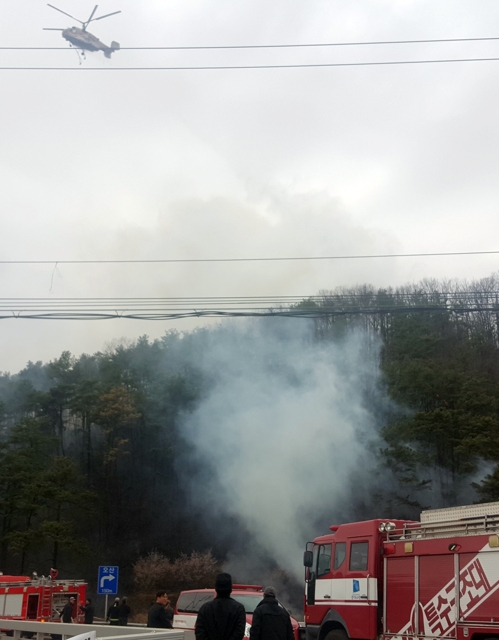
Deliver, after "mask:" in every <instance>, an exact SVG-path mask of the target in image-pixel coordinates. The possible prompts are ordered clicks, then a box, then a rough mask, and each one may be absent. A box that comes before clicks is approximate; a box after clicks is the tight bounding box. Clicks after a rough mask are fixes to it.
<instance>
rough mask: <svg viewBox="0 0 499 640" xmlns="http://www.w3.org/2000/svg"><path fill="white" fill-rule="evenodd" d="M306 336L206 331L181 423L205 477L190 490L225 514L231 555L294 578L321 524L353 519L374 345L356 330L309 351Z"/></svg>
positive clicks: (307, 332)
mask: <svg viewBox="0 0 499 640" xmlns="http://www.w3.org/2000/svg"><path fill="white" fill-rule="evenodd" d="M313 330H314V325H313V323H311V322H310V321H299V322H292V323H290V322H287V321H286V320H284V321H282V320H281V321H277V322H276V321H275V320H272V319H271V320H270V321H269V320H267V321H261V322H251V323H246V324H244V325H241V324H239V325H236V324H233V325H232V327H231V328H230V329H229V330H227V329H225V330H219V331H216V332H214V333H213V334H212V339H211V340H210V343H209V346H208V348H207V349H206V350H205V351H204V353H203V355H202V358H201V362H200V367H201V370H202V372H203V375H206V376H207V377H209V378H210V380H211V383H210V386H209V390H208V392H207V394H206V396H205V397H204V398H203V399H202V401H201V402H200V403H199V404H198V406H197V407H196V410H195V411H194V412H193V413H192V414H190V415H188V416H186V417H185V419H184V422H183V433H184V434H185V436H186V437H187V438H188V440H189V442H190V444H191V446H192V455H193V456H194V458H195V462H196V463H197V464H198V465H199V466H204V465H206V464H208V465H209V468H210V472H209V476H208V477H207V475H205V474H204V475H203V476H201V477H198V478H197V480H198V481H197V482H196V481H195V486H194V489H193V495H195V496H196V497H197V499H198V501H199V503H200V504H202V505H204V509H205V512H206V513H209V514H211V517H212V514H213V512H220V511H224V510H225V511H228V512H229V513H231V514H232V515H233V516H234V517H235V518H236V519H237V520H239V521H241V522H242V523H243V525H244V528H245V530H246V534H245V535H247V537H246V539H245V540H243V541H242V546H244V545H248V542H254V543H256V547H258V548H260V549H262V550H264V551H265V553H266V555H267V556H268V557H269V558H271V559H273V561H274V562H276V563H277V564H278V565H279V566H281V567H286V568H287V569H288V570H292V571H293V573H294V575H295V576H296V577H297V578H300V577H301V574H302V567H301V553H302V551H303V545H304V541H306V540H308V539H310V538H311V537H312V536H313V535H314V534H317V530H316V528H315V527H316V526H317V523H318V521H319V519H320V516H325V515H327V518H328V519H329V524H331V523H332V522H333V520H334V519H335V518H337V517H345V516H346V515H347V514H348V512H350V513H352V512H353V509H352V508H349V506H350V505H351V503H352V500H353V493H354V492H355V493H356V494H357V497H356V499H357V500H358V497H359V493H362V487H363V486H365V485H366V480H367V474H368V473H369V463H368V462H367V461H368V458H369V456H368V447H369V446H372V443H373V440H375V439H376V438H377V427H379V425H376V417H375V416H374V415H373V412H372V411H371V410H370V409H369V406H367V404H366V399H367V395H366V392H367V389H368V386H369V385H371V386H372V385H373V384H374V385H376V384H377V382H378V379H379V369H377V368H376V367H375V366H373V363H375V362H377V357H376V356H377V351H378V350H379V347H380V344H379V343H378V341H375V343H376V344H375V345H374V344H373V343H372V342H369V341H368V339H367V337H366V335H365V334H364V335H362V334H361V333H360V332H356V331H355V332H352V333H349V334H347V335H346V336H345V338H344V339H342V340H340V341H338V342H334V343H331V342H329V343H326V342H316V341H314V339H313ZM248 538H249V539H248ZM256 547H255V548H256ZM255 562H256V558H255V557H254V556H251V557H247V564H248V565H249V567H251V565H252V564H253V565H254V564H255ZM238 564H239V565H240V564H241V562H240V561H239V562H238ZM239 571H241V567H240V568H239Z"/></svg>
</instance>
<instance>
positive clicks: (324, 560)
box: [307, 544, 332, 606]
mask: <svg viewBox="0 0 499 640" xmlns="http://www.w3.org/2000/svg"><path fill="white" fill-rule="evenodd" d="M313 553H314V559H313V563H312V566H311V567H310V569H309V570H308V577H307V605H309V606H311V605H315V604H317V602H316V601H317V600H322V599H323V597H324V593H326V592H327V591H330V590H331V589H328V585H329V583H330V580H328V579H327V576H328V574H329V573H330V571H331V553H332V545H331V544H317V545H315V546H314V549H313ZM330 577H331V576H329V578H330ZM328 597H331V596H330V595H329V596H328Z"/></svg>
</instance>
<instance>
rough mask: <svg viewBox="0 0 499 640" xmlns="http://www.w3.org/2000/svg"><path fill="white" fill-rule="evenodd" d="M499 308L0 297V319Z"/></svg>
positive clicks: (285, 299) (479, 303)
mask: <svg viewBox="0 0 499 640" xmlns="http://www.w3.org/2000/svg"><path fill="white" fill-rule="evenodd" d="M498 310H499V291H490V292H485V291H481V292H476V291H457V292H456V291H454V292H438V291H437V292H431V291H430V292H415V293H408V294H397V293H395V294H394V293H389V292H388V293H385V292H371V293H368V294H365V293H363V294H335V293H331V294H325V295H319V296H317V295H315V296H261V297H256V296H253V297H237V296H234V297H230V296H222V297H193V298H66V299H65V298H56V299H53V298H0V320H6V319H30V320H34V319H36V320H42V319H45V320H104V319H106V320H110V319H116V318H122V319H129V320H173V319H176V320H178V319H182V318H193V317H198V318H199V317H219V318H221V317H258V316H260V317H262V316H282V317H293V318H295V317H298V318H312V319H317V318H321V317H325V316H327V317H334V316H346V315H380V314H383V315H387V314H399V313H403V314H406V313H425V312H438V313H442V312H446V313H458V314H470V313H483V312H494V313H497V311H498Z"/></svg>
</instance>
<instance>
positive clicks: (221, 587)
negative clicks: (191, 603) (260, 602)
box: [195, 573, 246, 640]
mask: <svg viewBox="0 0 499 640" xmlns="http://www.w3.org/2000/svg"><path fill="white" fill-rule="evenodd" d="M215 591H216V592H217V597H216V598H215V599H214V600H211V601H210V602H205V604H203V606H202V607H201V609H200V610H199V613H198V617H197V620H196V629H195V633H196V640H243V637H244V631H245V629H246V612H245V610H244V607H243V605H242V604H241V603H240V602H237V600H234V599H233V598H231V597H230V594H231V593H232V578H231V576H230V574H229V573H220V574H219V575H218V576H217V579H216V582H215Z"/></svg>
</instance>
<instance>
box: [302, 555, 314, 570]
mask: <svg viewBox="0 0 499 640" xmlns="http://www.w3.org/2000/svg"><path fill="white" fill-rule="evenodd" d="M313 563H314V554H313V553H312V551H305V552H304V553H303V566H304V567H311V566H312V565H313Z"/></svg>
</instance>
